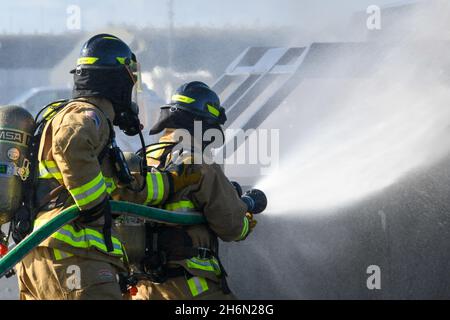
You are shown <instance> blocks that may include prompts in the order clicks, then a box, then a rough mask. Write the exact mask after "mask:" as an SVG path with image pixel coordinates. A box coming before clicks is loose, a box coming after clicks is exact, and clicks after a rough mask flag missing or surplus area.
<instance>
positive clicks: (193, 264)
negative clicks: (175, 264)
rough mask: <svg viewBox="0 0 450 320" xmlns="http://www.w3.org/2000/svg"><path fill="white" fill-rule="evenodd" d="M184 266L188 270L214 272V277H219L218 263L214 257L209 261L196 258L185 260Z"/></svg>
mask: <svg viewBox="0 0 450 320" xmlns="http://www.w3.org/2000/svg"><path fill="white" fill-rule="evenodd" d="M186 265H187V267H188V268H190V269H197V270H203V271H208V272H214V274H215V275H216V276H220V274H221V270H220V266H219V262H218V261H217V259H216V258H214V257H212V258H210V259H200V258H197V257H193V258H190V259H186Z"/></svg>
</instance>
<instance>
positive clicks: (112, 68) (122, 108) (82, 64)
mask: <svg viewBox="0 0 450 320" xmlns="http://www.w3.org/2000/svg"><path fill="white" fill-rule="evenodd" d="M137 69H138V68H137V60H136V56H135V55H134V54H133V52H132V51H131V49H130V48H129V47H128V45H127V44H126V43H125V42H123V41H122V40H120V39H119V38H117V37H116V36H113V35H110V34H98V35H96V36H94V37H92V38H90V39H89V40H88V41H87V42H86V43H85V44H84V45H83V47H82V49H81V53H80V57H79V58H78V61H77V67H76V69H75V70H72V71H71V73H74V90H73V97H74V98H75V99H76V98H81V97H103V98H106V99H108V100H110V101H111V102H112V104H113V107H114V112H115V117H114V125H117V126H119V127H120V129H122V130H123V131H124V132H125V133H126V134H128V135H135V134H137V133H138V132H139V130H140V122H139V117H138V113H139V109H138V108H136V106H135V105H133V104H132V91H133V86H134V84H135V83H136V76H135V72H137Z"/></svg>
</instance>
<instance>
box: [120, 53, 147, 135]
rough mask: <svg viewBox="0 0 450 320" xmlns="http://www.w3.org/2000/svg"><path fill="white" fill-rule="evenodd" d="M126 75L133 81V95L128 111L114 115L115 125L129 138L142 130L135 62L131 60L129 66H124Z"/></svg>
mask: <svg viewBox="0 0 450 320" xmlns="http://www.w3.org/2000/svg"><path fill="white" fill-rule="evenodd" d="M125 68H126V70H127V73H128V75H129V76H130V78H131V79H132V81H133V84H134V85H133V93H132V100H133V101H132V102H131V104H130V108H129V110H126V111H125V110H124V112H120V113H119V114H118V115H116V118H117V121H116V122H117V125H118V126H119V128H120V129H121V130H122V131H123V132H124V133H125V134H126V135H129V136H134V135H136V134H138V133H139V131H140V130H141V129H142V125H141V123H140V120H139V106H138V104H137V100H136V96H137V92H139V90H140V79H141V75H140V73H141V71H140V65H139V63H138V62H137V61H136V60H132V61H131V63H130V64H129V65H125Z"/></svg>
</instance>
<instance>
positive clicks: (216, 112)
mask: <svg viewBox="0 0 450 320" xmlns="http://www.w3.org/2000/svg"><path fill="white" fill-rule="evenodd" d="M206 106H207V107H208V111H209V113H211V114H212V115H213V116H215V117H218V116H219V115H220V111H219V109H217V108H216V107H214V106H212V105H210V104H206Z"/></svg>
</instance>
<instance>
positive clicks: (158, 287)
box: [132, 276, 236, 300]
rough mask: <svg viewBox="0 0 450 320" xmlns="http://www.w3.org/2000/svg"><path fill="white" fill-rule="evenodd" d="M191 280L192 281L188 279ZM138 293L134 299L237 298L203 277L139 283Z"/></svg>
mask: <svg viewBox="0 0 450 320" xmlns="http://www.w3.org/2000/svg"><path fill="white" fill-rule="evenodd" d="M188 280H190V281H188ZM137 288H138V293H137V295H135V296H133V297H132V299H133V300H235V299H236V298H235V296H234V295H233V294H232V293H230V294H224V293H223V292H222V289H221V288H220V285H219V284H218V283H216V282H214V281H211V280H209V279H205V278H202V277H193V278H190V279H186V278H185V277H182V276H180V277H175V278H170V279H168V280H167V281H166V282H164V283H161V284H157V283H153V282H150V281H140V282H139V283H138V286H137Z"/></svg>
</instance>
